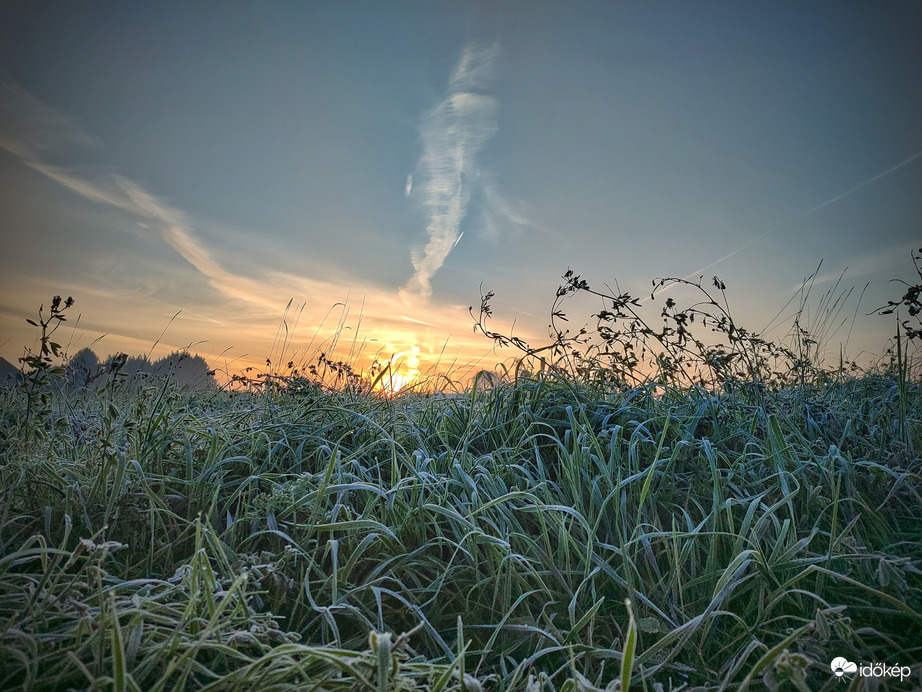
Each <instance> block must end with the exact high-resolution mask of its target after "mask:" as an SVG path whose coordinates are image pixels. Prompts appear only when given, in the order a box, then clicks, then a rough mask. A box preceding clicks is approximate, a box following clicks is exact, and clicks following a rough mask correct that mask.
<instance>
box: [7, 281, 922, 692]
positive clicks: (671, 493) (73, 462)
mask: <svg viewBox="0 0 922 692" xmlns="http://www.w3.org/2000/svg"><path fill="white" fill-rule="evenodd" d="M920 278H922V276H920ZM565 279H566V282H565V284H564V286H562V287H561V291H558V298H559V299H563V298H565V297H566V296H568V295H569V294H572V293H575V292H583V293H585V292H587V291H591V290H592V289H590V287H589V286H588V284H587V283H586V282H585V281H582V280H581V279H580V278H579V277H578V276H574V275H572V273H569V272H568V275H567V276H565ZM686 288H691V289H692V290H693V291H695V292H699V291H700V292H703V293H704V294H705V295H707V296H708V297H709V298H710V297H711V295H712V294H711V293H708V290H709V289H705V288H702V287H701V286H700V285H698V286H697V288H696V286H695V285H691V286H686ZM910 288H911V287H910ZM714 289H716V293H715V294H713V295H714V298H713V299H711V302H710V303H708V302H707V301H703V302H702V301H693V302H692V303H691V304H690V307H689V308H686V309H684V310H679V309H678V307H677V306H676V305H675V302H673V304H672V305H668V302H669V301H667V305H666V306H665V307H664V308H663V315H664V319H665V318H669V319H670V320H671V321H669V322H668V325H667V327H664V328H663V329H662V330H660V331H655V330H650V329H649V328H646V329H647V331H644V329H645V326H644V323H643V322H642V321H641V322H633V324H634V329H633V331H632V330H631V326H630V325H631V324H632V320H633V319H634V317H636V315H634V317H632V313H631V310H632V308H631V306H632V304H633V303H632V299H631V297H630V296H608V298H607V300H609V302H610V309H605V310H602V311H600V313H599V314H598V315H595V316H594V317H596V318H597V319H598V323H597V329H595V330H593V334H591V335H590V334H586V333H585V332H583V333H579V334H573V335H570V334H569V333H567V332H566V331H565V330H560V331H558V332H556V334H555V335H553V336H554V337H555V338H554V339H553V343H552V344H551V345H550V346H549V347H541V348H533V347H531V346H529V345H527V344H524V343H522V342H519V343H516V342H515V340H514V339H512V338H511V337H504V336H503V335H501V334H499V333H496V332H492V331H490V330H489V329H488V328H487V327H486V322H485V320H486V318H488V317H489V316H490V307H489V299H490V298H491V297H492V296H491V295H490V294H487V295H485V296H484V300H483V303H482V305H481V310H480V318H479V320H477V317H476V315H475V320H477V322H478V324H479V326H480V328H481V329H482V330H483V331H484V332H485V334H486V335H487V337H489V338H492V339H494V340H496V341H500V342H503V341H505V343H507V344H511V345H513V346H518V347H519V348H521V349H522V351H523V354H522V358H521V359H520V360H519V361H518V363H517V365H516V367H515V368H510V370H509V371H507V372H506V373H504V377H503V378H501V379H496V378H486V377H480V378H475V380H474V381H473V382H472V383H470V384H469V385H468V386H466V387H464V388H461V389H459V390H458V391H455V392H450V393H444V392H442V393H433V392H431V391H423V390H422V389H421V388H420V389H415V390H414V389H413V388H408V389H407V390H405V391H402V392H399V393H391V394H388V393H386V392H385V393H382V392H381V391H379V390H377V389H375V387H373V386H371V385H372V384H373V383H371V382H368V381H366V380H363V379H362V378H361V377H360V376H358V375H356V374H355V373H353V372H352V371H351V370H350V369H348V368H345V370H344V369H343V368H344V366H340V370H339V371H338V373H337V374H340V375H341V374H343V372H345V373H346V374H347V375H354V377H353V378H352V379H348V378H347V379H346V380H345V381H339V383H340V385H341V386H332V385H331V384H330V383H329V382H328V381H326V380H324V378H323V377H321V376H319V375H318V372H320V370H318V369H316V368H315V369H314V370H313V371H305V372H302V373H299V374H297V375H294V374H292V375H288V376H285V377H282V376H279V377H264V378H253V379H248V378H239V379H238V380H237V381H236V385H237V386H234V387H230V386H227V387H206V388H198V389H189V388H185V387H182V386H180V385H178V384H177V383H176V382H175V381H173V380H172V379H171V378H169V377H158V376H154V375H149V376H146V377H140V378H128V377H122V376H120V373H119V370H118V363H117V361H116V362H115V363H114V365H113V366H112V367H111V371H110V372H108V373H106V376H105V377H103V378H100V379H99V380H98V381H96V382H95V383H89V384H85V385H84V386H81V387H71V386H65V384H64V380H63V378H64V367H63V365H64V363H65V358H64V356H63V354H62V351H61V347H60V346H59V345H58V344H56V343H54V341H53V337H52V333H53V329H54V326H55V321H54V319H53V315H54V314H58V315H61V316H62V317H63V316H64V310H66V308H67V307H69V304H68V303H64V304H62V303H61V302H60V300H58V303H57V305H56V306H55V307H54V309H53V310H52V313H50V314H49V315H44V314H40V316H39V320H38V321H37V322H36V321H33V324H34V325H35V327H36V328H37V329H38V330H39V331H40V337H39V342H40V344H41V347H40V349H39V350H38V351H37V352H36V353H32V354H31V355H30V357H31V359H32V360H30V361H28V360H27V362H25V363H24V368H23V370H24V374H23V377H22V378H21V379H20V381H19V382H18V383H16V384H14V385H13V386H9V387H6V388H5V389H4V390H2V392H0V401H2V403H0V420H2V422H0V450H2V457H0V623H2V629H0V688H2V689H17V688H22V689H36V690H58V689H61V690H63V689H116V690H145V691H146V690H174V689H189V690H282V689H292V690H295V689H297V690H310V689H314V690H411V689H426V690H528V691H535V692H537V691H544V690H547V691H550V690H597V689H604V690H616V689H620V690H626V689H628V688H630V689H636V690H656V691H663V692H665V691H667V690H693V689H697V690H725V689H726V690H746V689H770V690H788V689H791V690H795V689H796V690H802V691H806V690H818V689H830V690H831V689H843V687H842V680H841V679H840V678H839V677H837V676H836V675H835V674H834V673H833V672H832V670H831V668H830V662H831V661H832V660H833V659H835V658H837V657H844V658H846V659H848V660H849V661H852V662H859V663H861V662H863V663H872V662H883V663H887V664H889V665H891V666H896V665H901V666H911V667H912V672H911V674H910V677H908V678H905V679H903V680H902V681H901V680H900V679H899V678H898V677H897V678H893V677H891V678H883V679H878V680H869V679H866V678H861V677H860V676H857V675H855V674H850V675H849V676H848V677H847V678H846V679H848V680H851V687H850V688H849V689H862V688H865V687H866V688H867V689H876V688H875V687H874V685H875V684H876V685H879V687H880V688H881V689H911V688H912V686H913V685H916V686H918V685H920V683H922V680H920V668H922V667H920V664H922V465H920V457H919V450H920V449H922V385H920V381H919V378H918V376H916V375H914V374H913V373H914V370H913V367H912V363H911V361H910V360H909V359H908V357H907V356H906V351H907V345H908V344H909V343H911V342H912V341H913V338H915V337H917V336H918V332H913V331H912V326H911V324H910V323H909V322H905V323H904V325H903V328H902V331H901V334H902V335H903V340H902V341H900V342H898V343H897V346H896V349H895V351H894V355H893V358H892V359H891V360H889V361H886V362H883V363H882V364H879V365H878V366H877V367H875V368H866V369H864V370H857V369H855V368H848V367H845V364H844V363H840V364H839V365H838V367H834V368H832V369H823V368H822V367H820V366H819V365H818V364H816V363H815V362H814V361H813V360H811V357H810V354H811V351H810V349H811V341H812V343H813V344H815V341H813V340H811V339H810V338H809V335H807V333H806V331H805V330H804V329H803V328H802V327H800V326H798V327H797V329H795V330H794V331H793V332H792V333H793V334H794V336H795V337H796V338H795V341H794V342H792V343H789V344H788V346H786V347H785V348H781V347H779V346H778V345H777V344H768V343H767V342H766V341H764V340H762V339H761V338H760V337H758V335H755V334H751V333H748V332H746V331H745V330H742V329H741V328H740V327H739V326H738V325H737V324H736V323H735V322H733V320H732V319H731V318H730V317H729V311H728V309H727V310H726V311H724V310H723V308H722V307H721V306H722V305H724V303H723V302H722V301H721V299H720V296H721V295H722V291H723V287H722V285H721V284H720V283H719V280H717V279H715V283H714ZM918 295H919V293H918V291H916V293H915V294H914V295H913V294H911V292H910V293H907V294H906V296H904V297H903V299H902V300H901V301H899V302H896V301H895V302H893V303H892V304H891V305H890V306H889V307H890V308H891V309H896V308H897V307H901V308H903V309H904V310H905V309H906V308H910V310H911V308H912V300H917V299H918ZM555 305H556V304H555ZM695 310H697V312H694V311H695ZM603 313H604V314H603ZM553 314H554V315H556V316H557V318H558V319H559V318H562V317H563V312H562V311H561V310H559V309H557V310H556V311H555V312H554V313H553ZM681 315H684V317H681ZM910 315H911V316H913V317H915V316H916V315H918V310H917V311H916V312H915V313H912V312H911V311H910ZM670 316H671V317H670ZM692 317H696V318H697V321H695V320H693V319H692ZM637 319H639V318H637ZM59 321H60V320H59ZM692 323H694V324H695V325H700V326H703V327H705V328H706V329H707V330H710V331H712V332H713V328H714V327H715V325H716V328H717V331H716V333H718V334H719V335H721V336H723V337H726V338H725V339H724V340H723V341H722V342H720V343H718V342H713V341H711V342H706V341H704V340H701V341H699V340H698V339H697V337H695V336H694V335H693V333H692V332H691V331H690V330H691V325H692ZM721 325H722V326H721ZM606 329H607V330H608V331H605V330H606ZM668 330H671V331H668ZM590 336H595V337H598V338H597V340H596V341H594V342H592V343H591V344H590V342H589V341H588V338H589V337H590ZM648 342H650V343H648ZM652 342H655V343H652ZM651 343H652V345H651ZM647 346H649V348H647V350H644V349H645V348H646V347H647ZM648 353H649V354H650V355H649V358H652V362H653V363H654V364H655V365H657V366H658V369H656V370H655V371H651V370H647V371H643V370H642V368H641V367H640V365H641V362H642V361H643V362H647V361H644V360H643V359H644V357H647V356H646V354H648ZM814 353H815V352H814ZM695 359H697V360H695ZM692 360H695V362H696V363H697V364H698V366H700V367H699V369H698V370H693V369H692V370H690V369H689V367H688V366H689V363H690V362H691V361H692ZM319 365H321V366H322V365H324V363H323V362H320V363H319ZM326 365H328V366H329V365H331V363H330V362H326ZM332 365H335V364H332ZM321 370H322V368H321ZM327 372H329V369H328V370H327ZM641 372H644V373H645V374H641ZM680 373H685V374H684V375H681V376H680ZM688 373H693V374H688ZM630 375H633V376H634V379H631V378H630V377H629V376H630ZM683 377H684V379H683ZM863 686H865V687H863Z"/></svg>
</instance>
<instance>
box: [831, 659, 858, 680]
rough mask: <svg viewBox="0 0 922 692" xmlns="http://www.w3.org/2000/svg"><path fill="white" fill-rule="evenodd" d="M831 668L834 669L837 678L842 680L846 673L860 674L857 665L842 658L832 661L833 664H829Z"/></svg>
mask: <svg viewBox="0 0 922 692" xmlns="http://www.w3.org/2000/svg"><path fill="white" fill-rule="evenodd" d="M829 667H830V668H832V672H833V673H835V675H836V677H837V678H841V677H842V676H843V675H845V674H846V673H857V672H858V665H857V664H856V663H852V662H851V661H849V660H847V659H845V658H842V657H841V656H839V657H838V658H834V659H832V663H830V664H829Z"/></svg>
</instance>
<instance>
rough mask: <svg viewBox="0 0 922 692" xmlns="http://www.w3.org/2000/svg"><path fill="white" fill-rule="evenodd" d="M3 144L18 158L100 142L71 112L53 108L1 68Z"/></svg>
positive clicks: (0, 129)
mask: <svg viewBox="0 0 922 692" xmlns="http://www.w3.org/2000/svg"><path fill="white" fill-rule="evenodd" d="M0 103H2V104H3V106H2V107H0V148H3V149H6V150H7V151H9V152H10V153H11V154H13V155H14V156H17V157H18V158H35V153H36V152H38V151H50V150H52V149H54V150H60V149H62V148H64V147H67V146H78V147H86V146H92V145H94V144H96V143H97V140H96V138H95V137H91V136H90V135H88V134H87V133H86V132H84V131H83V129H82V128H81V127H80V126H79V125H78V124H77V122H76V121H75V120H73V119H71V118H68V117H67V116H64V115H62V114H61V113H58V112H57V111H55V110H54V109H53V108H49V107H48V106H46V105H45V104H43V103H42V102H41V101H39V100H38V99H36V98H35V97H34V96H32V94H30V93H29V92H28V91H26V90H25V89H23V88H22V87H21V86H19V84H17V83H16V81H15V80H13V78H12V77H10V75H9V73H8V72H6V70H4V69H3V68H0Z"/></svg>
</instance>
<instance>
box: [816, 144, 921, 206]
mask: <svg viewBox="0 0 922 692" xmlns="http://www.w3.org/2000/svg"><path fill="white" fill-rule="evenodd" d="M920 156H922V151H917V152H916V153H915V154H913V155H912V156H910V157H909V158H908V159H906V160H905V161H901V162H900V163H898V164H896V165H895V166H893V168H888V169H887V170H885V171H884V172H883V173H878V174H877V175H875V176H874V177H873V178H868V179H867V180H865V181H864V182H863V183H858V184H857V185H855V187H853V188H850V189H848V190H846V191H845V192H843V193H842V194H841V195H836V196H835V197H833V198H832V199H827V200H826V201H825V202H823V203H822V204H818V205H816V206H815V207H813V209H811V210H810V211H808V212H805V213H804V216H809V215H810V214H813V213H814V212H817V211H819V210H820V209H822V208H823V207H828V206H829V205H830V204H833V203H835V202H838V201H839V200H840V199H844V198H846V197H848V196H849V195H851V194H853V193H855V192H857V191H858V190H860V189H861V188H863V187H867V186H868V185H870V184H871V183H874V182H877V181H878V180H880V179H881V178H884V177H886V176H888V175H890V174H891V173H893V172H894V171H898V170H900V169H901V168H903V166H908V165H909V164H910V163H912V162H913V161H915V160H916V159H917V158H919V157H920Z"/></svg>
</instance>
